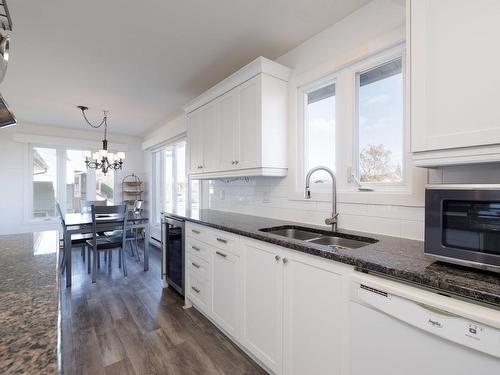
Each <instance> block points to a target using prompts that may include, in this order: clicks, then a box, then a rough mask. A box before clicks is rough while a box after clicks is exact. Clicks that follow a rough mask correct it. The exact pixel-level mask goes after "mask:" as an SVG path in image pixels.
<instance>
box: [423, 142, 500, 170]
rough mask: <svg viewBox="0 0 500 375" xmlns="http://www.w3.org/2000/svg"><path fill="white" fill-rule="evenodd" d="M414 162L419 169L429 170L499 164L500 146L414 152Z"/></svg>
mask: <svg viewBox="0 0 500 375" xmlns="http://www.w3.org/2000/svg"><path fill="white" fill-rule="evenodd" d="M413 161H414V163H415V165H416V166H417V167H427V168H432V167H444V166H448V165H465V164H480V163H498V162H500V145H487V146H475V147H463V148H452V149H445V150H436V151H420V152H414V153H413Z"/></svg>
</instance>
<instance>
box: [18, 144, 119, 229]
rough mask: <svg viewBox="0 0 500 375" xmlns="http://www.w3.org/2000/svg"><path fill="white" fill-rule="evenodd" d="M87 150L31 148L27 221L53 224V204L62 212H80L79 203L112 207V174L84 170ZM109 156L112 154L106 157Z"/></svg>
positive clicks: (113, 198)
mask: <svg viewBox="0 0 500 375" xmlns="http://www.w3.org/2000/svg"><path fill="white" fill-rule="evenodd" d="M87 153H89V151H84V150H71V149H69V150H67V149H66V148H64V147H48V146H38V145H37V146H32V148H31V160H32V162H31V165H32V168H31V172H30V170H28V171H27V172H26V173H27V174H28V175H30V176H29V178H31V180H32V189H31V190H32V191H30V190H29V189H28V190H27V194H26V202H27V203H28V204H27V206H26V212H25V215H26V218H27V220H33V219H35V221H39V220H43V221H47V222H48V221H50V222H54V223H55V222H56V220H57V216H58V215H57V212H56V209H55V204H56V202H60V203H61V209H62V211H63V212H66V213H74V212H80V210H81V201H82V200H95V199H97V200H104V199H106V200H107V201H108V204H114V202H115V199H116V197H115V196H114V180H115V173H114V171H109V172H108V173H106V175H104V174H103V173H102V172H101V171H96V170H94V169H87V166H86V165H85V155H86V154H87ZM110 155H111V157H112V154H110Z"/></svg>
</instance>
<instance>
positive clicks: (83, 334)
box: [73, 327, 104, 375]
mask: <svg viewBox="0 0 500 375" xmlns="http://www.w3.org/2000/svg"><path fill="white" fill-rule="evenodd" d="M73 340H74V345H73V355H74V356H75V369H74V370H75V374H93V375H101V374H104V365H103V362H102V358H101V353H100V349H99V344H98V340H97V336H96V334H95V331H94V328H93V327H90V328H83V329H78V330H76V331H73Z"/></svg>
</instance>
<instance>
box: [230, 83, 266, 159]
mask: <svg viewBox="0 0 500 375" xmlns="http://www.w3.org/2000/svg"><path fill="white" fill-rule="evenodd" d="M260 87H261V81H260V77H255V78H252V79H251V80H250V81H248V82H245V83H244V84H242V85H241V87H239V88H238V91H239V113H240V116H239V117H240V121H239V122H238V126H237V129H236V140H235V146H236V147H235V151H236V152H235V156H236V162H237V164H236V165H237V167H238V168H258V167H259V166H260V165H262V159H261V158H262V153H261V147H262V139H261V131H262V127H261V126H260V123H261V116H262V112H261V111H260V110H259V108H260V105H261V96H260V95H259V92H260Z"/></svg>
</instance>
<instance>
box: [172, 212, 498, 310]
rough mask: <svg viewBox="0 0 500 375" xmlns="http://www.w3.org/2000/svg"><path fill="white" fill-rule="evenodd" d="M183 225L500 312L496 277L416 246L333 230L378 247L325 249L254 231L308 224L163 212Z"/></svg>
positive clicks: (401, 240)
mask: <svg viewBox="0 0 500 375" xmlns="http://www.w3.org/2000/svg"><path fill="white" fill-rule="evenodd" d="M166 214H167V215H169V216H174V217H175V216H176V217H179V218H183V219H185V220H187V221H191V222H194V223H198V224H202V225H206V226H209V227H213V228H216V229H221V230H225V231H228V232H232V233H235V234H239V235H242V236H246V237H250V238H254V239H257V240H261V241H265V242H269V243H272V244H276V245H280V246H283V247H287V248H290V249H294V250H297V251H301V252H304V253H308V254H312V255H316V256H320V257H323V258H327V259H331V260H334V261H337V262H342V263H346V264H350V265H353V266H354V267H355V268H356V269H358V270H361V271H367V272H369V273H374V274H378V275H381V276H385V277H390V278H392V279H396V280H399V281H403V282H407V283H411V284H412V285H416V286H420V287H425V288H431V289H433V290H435V291H437V292H439V293H442V294H447V295H452V296H458V297H460V298H465V299H468V300H473V301H477V302H481V303H483V304H487V305H490V306H491V307H494V308H497V309H500V275H499V274H493V273H489V272H485V271H476V270H474V269H469V268H465V267H460V266H454V265H449V264H445V263H441V262H435V261H433V260H432V259H429V258H427V257H425V256H424V244H423V242H422V241H414V240H409V239H405V238H398V237H390V236H383V235H378V234H370V233H361V232H354V231H347V230H339V232H341V233H345V234H350V235H354V236H364V237H371V238H374V239H376V240H378V242H376V243H373V244H369V245H367V246H364V247H361V248H359V249H344V250H342V249H338V250H337V249H331V248H329V247H327V246H323V245H317V244H313V243H310V242H303V241H299V240H294V239H289V238H285V237H282V236H277V235H274V234H270V233H266V232H261V231H259V229H262V228H269V227H279V226H282V225H296V226H305V227H309V228H316V229H322V230H324V229H325V228H324V227H318V226H314V225H309V224H302V223H296V222H290V221H285V220H278V219H271V218H264V217H258V216H250V215H242V214H235V213H231V212H223V211H215V210H196V211H192V212H189V211H187V212H175V213H166Z"/></svg>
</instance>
